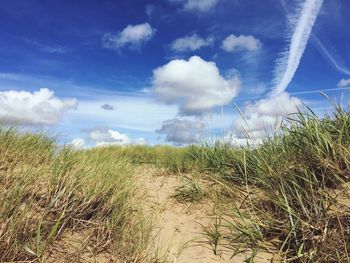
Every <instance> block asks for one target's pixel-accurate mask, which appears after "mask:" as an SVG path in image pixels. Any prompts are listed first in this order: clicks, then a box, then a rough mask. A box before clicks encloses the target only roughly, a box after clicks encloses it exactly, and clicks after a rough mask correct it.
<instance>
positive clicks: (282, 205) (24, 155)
mask: <svg viewBox="0 0 350 263" xmlns="http://www.w3.org/2000/svg"><path fill="white" fill-rule="evenodd" d="M0 158H1V159H0V204H1V205H0V216H1V217H0V251H3V253H1V255H0V260H2V261H14V260H34V259H44V258H45V257H47V256H48V255H50V252H51V251H52V249H54V248H55V247H56V244H57V243H58V242H57V241H58V240H60V241H64V240H65V238H66V237H67V235H68V236H69V234H70V233H72V232H73V231H74V232H75V233H78V235H80V236H82V237H84V238H85V240H87V242H86V244H85V245H86V248H87V249H86V251H92V253H93V254H94V255H97V254H98V253H101V252H108V253H109V255H112V256H114V257H117V258H121V259H123V260H125V261H127V262H151V258H150V257H149V254H150V253H149V250H148V249H149V246H150V242H151V238H152V237H151V236H152V235H151V233H152V227H151V224H150V223H149V222H147V221H146V220H145V217H144V214H143V212H142V208H141V207H139V206H137V205H136V204H139V205H140V206H141V205H142V202H141V201H140V200H141V198H142V193H140V192H139V190H138V188H137V187H136V185H135V179H136V178H135V177H134V175H133V174H132V169H133V166H135V165H142V164H148V165H155V166H157V167H159V168H163V169H165V171H167V172H171V173H178V174H181V175H183V178H184V184H183V185H182V186H180V187H178V188H177V189H176V191H175V194H174V195H173V197H174V198H175V199H176V200H177V201H180V202H198V201H201V200H203V199H204V198H209V196H210V197H212V196H213V195H209V194H208V190H207V189H206V187H207V186H206V184H203V183H202V182H203V181H202V178H201V176H198V174H199V175H205V176H206V177H205V178H206V180H207V178H208V176H209V178H211V181H212V183H211V186H212V185H214V184H215V185H216V186H215V187H211V189H210V190H212V189H221V190H220V191H219V190H218V192H217V194H216V198H214V199H215V200H214V201H216V202H217V204H216V207H217V213H216V214H215V215H213V218H214V220H213V221H212V222H213V223H212V224H211V225H209V226H205V227H203V235H204V236H206V237H207V244H208V245H209V246H210V247H211V248H212V250H213V252H214V253H215V254H217V253H218V252H219V251H222V250H226V251H227V250H228V251H230V253H231V254H232V255H235V254H238V253H248V254H250V258H249V262H253V260H254V257H255V256H256V255H259V253H268V254H269V255H271V256H273V258H274V259H276V260H277V262H278V261H282V262H350V255H349V250H350V202H349V197H350V183H349V179H350V114H349V113H348V112H346V111H345V110H344V109H343V108H341V107H338V106H335V112H334V114H333V115H325V116H324V117H323V118H319V117H318V116H316V115H315V114H314V113H313V112H312V111H308V112H306V113H298V114H295V115H292V116H290V118H289V119H288V120H286V123H285V125H284V127H283V129H282V132H281V133H279V134H278V135H275V136H272V137H271V138H266V139H265V140H264V141H263V142H262V143H261V144H260V145H257V146H254V147H252V146H246V147H242V148H234V147H232V146H231V145H229V144H225V143H220V142H218V143H215V144H208V145H204V146H189V147H183V148H175V147H170V146H155V147H150V146H130V147H115V146H114V147H105V148H98V149H92V150H83V151H73V150H71V149H69V148H59V147H58V146H57V145H56V143H55V141H54V140H53V139H51V138H50V137H48V136H46V135H33V134H26V133H19V132H17V131H15V130H14V129H1V132H0ZM193 209H195V208H193ZM86 237H88V238H86Z"/></svg>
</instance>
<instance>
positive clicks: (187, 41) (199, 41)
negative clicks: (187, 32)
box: [170, 34, 213, 52]
mask: <svg viewBox="0 0 350 263" xmlns="http://www.w3.org/2000/svg"><path fill="white" fill-rule="evenodd" d="M212 44H213V38H207V39H203V38H201V37H199V36H198V35H197V34H193V35H192V36H185V37H182V38H178V39H176V40H175V41H174V42H172V43H171V46H170V48H171V49H172V50H173V51H176V52H186V51H195V50H198V49H200V48H202V47H206V46H210V45H212Z"/></svg>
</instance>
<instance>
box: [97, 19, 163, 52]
mask: <svg viewBox="0 0 350 263" xmlns="http://www.w3.org/2000/svg"><path fill="white" fill-rule="evenodd" d="M155 32H156V30H155V29H154V28H152V27H151V25H150V24H149V23H143V24H138V25H128V26H127V27H126V28H124V29H123V30H122V31H121V32H119V33H118V34H116V35H114V34H112V33H106V34H104V36H103V38H102V46H103V47H104V48H110V49H120V48H122V47H125V46H128V47H130V48H134V49H135V48H139V47H140V46H141V45H142V44H144V43H146V42H147V41H149V40H150V39H152V38H153V36H154V34H155Z"/></svg>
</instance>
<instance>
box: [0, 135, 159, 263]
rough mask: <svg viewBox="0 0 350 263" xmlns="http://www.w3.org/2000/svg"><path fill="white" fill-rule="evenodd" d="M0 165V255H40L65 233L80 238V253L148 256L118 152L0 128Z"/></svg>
mask: <svg viewBox="0 0 350 263" xmlns="http://www.w3.org/2000/svg"><path fill="white" fill-rule="evenodd" d="M0 164H1V168H0V251H1V253H0V261H1V262H9V261H31V260H37V261H41V262H45V261H46V260H47V259H48V257H49V256H50V255H51V254H52V253H53V251H56V250H57V249H58V244H62V243H65V242H66V240H69V237H70V236H73V235H75V236H78V237H79V238H80V239H81V240H86V242H85V244H84V249H82V251H83V252H82V254H84V253H85V254H86V253H90V254H92V255H98V254H100V253H107V254H108V255H109V256H110V257H114V258H118V259H119V260H124V261H127V262H145V261H144V260H145V259H146V258H147V257H148V256H149V255H148V246H149V243H150V239H151V230H152V225H151V223H150V222H148V221H147V220H146V217H145V216H144V214H143V212H142V208H141V207H140V206H139V205H137V204H139V203H140V199H141V198H142V193H140V192H139V189H138V188H137V187H136V186H135V180H134V178H133V174H132V167H131V166H130V164H129V162H128V161H127V160H126V159H125V158H122V157H120V158H116V157H115V156H113V157H111V156H109V155H107V154H105V152H104V150H103V149H94V150H87V151H79V152H75V151H73V150H71V149H69V148H60V147H58V146H57V145H56V143H55V140H54V139H52V138H50V137H49V136H47V135H45V134H37V135H35V134H28V133H20V132H18V131H16V130H15V129H13V128H2V129H0ZM67 242H68V241H67ZM62 252H64V251H62ZM66 252H67V251H66ZM66 252H64V253H63V254H62V255H64V256H66V257H68V256H69V255H67V253H66Z"/></svg>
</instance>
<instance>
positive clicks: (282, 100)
mask: <svg viewBox="0 0 350 263" xmlns="http://www.w3.org/2000/svg"><path fill="white" fill-rule="evenodd" d="M301 105H302V102H301V101H300V100H299V99H298V98H296V97H291V96H290V95H289V94H288V93H286V92H283V93H280V94H278V95H275V96H269V97H267V98H265V99H261V100H258V101H257V102H255V103H249V104H247V105H246V106H245V108H244V112H243V116H244V118H245V119H242V118H241V119H238V120H237V121H236V122H235V123H234V127H233V128H234V132H235V135H236V136H237V137H238V138H244V137H246V136H247V135H248V136H249V137H250V138H251V139H260V138H263V137H265V136H266V135H271V133H272V132H273V131H274V130H275V129H278V128H279V127H280V124H281V121H282V119H284V118H285V117H287V116H288V115H289V114H292V113H296V112H298V108H299V107H301ZM246 133H248V134H246Z"/></svg>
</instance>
